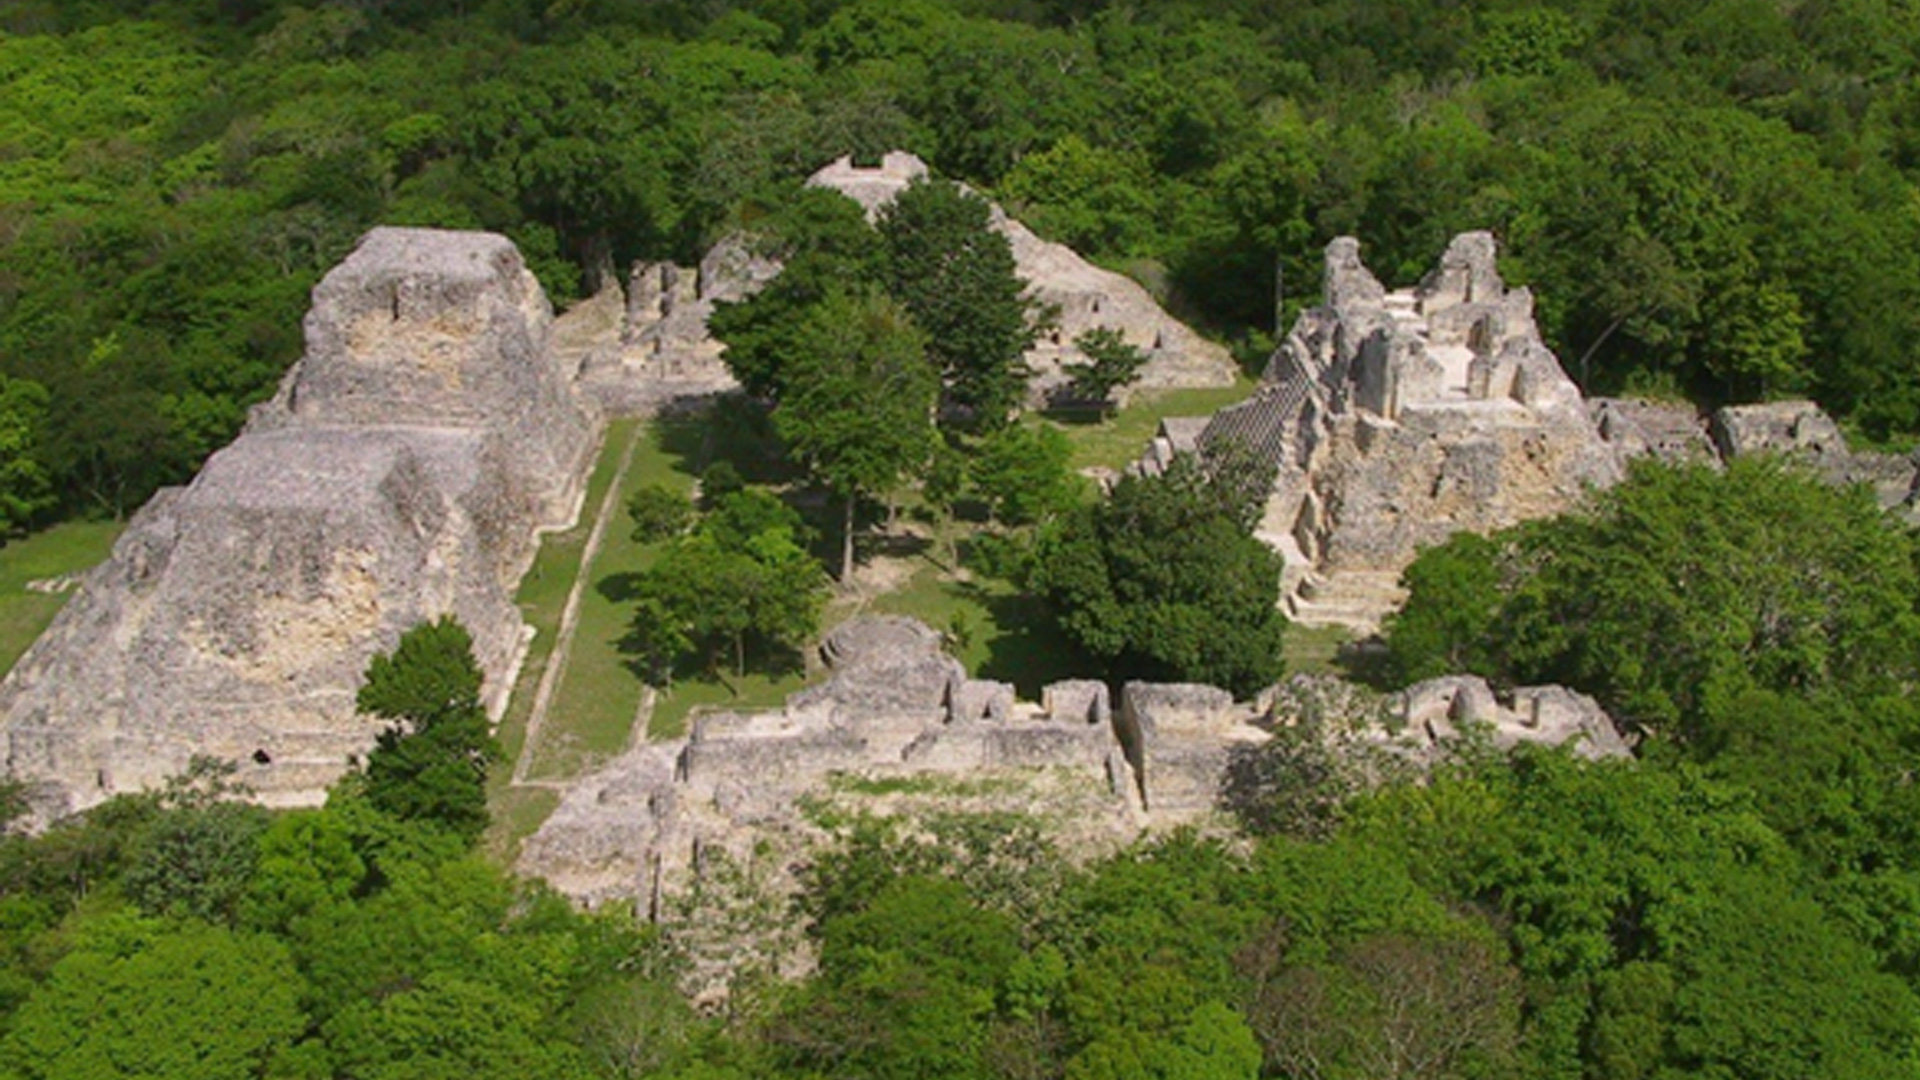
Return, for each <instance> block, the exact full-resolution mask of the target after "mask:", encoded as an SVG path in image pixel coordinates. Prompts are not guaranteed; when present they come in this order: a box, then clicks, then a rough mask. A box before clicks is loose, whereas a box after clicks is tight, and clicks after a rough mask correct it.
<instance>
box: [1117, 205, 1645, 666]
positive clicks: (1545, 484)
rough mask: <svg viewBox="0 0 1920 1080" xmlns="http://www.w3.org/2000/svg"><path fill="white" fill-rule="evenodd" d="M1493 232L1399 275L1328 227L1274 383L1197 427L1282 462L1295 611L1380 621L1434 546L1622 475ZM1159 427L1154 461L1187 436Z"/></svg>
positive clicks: (1278, 520) (1278, 528)
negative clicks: (1376, 272) (1385, 275)
mask: <svg viewBox="0 0 1920 1080" xmlns="http://www.w3.org/2000/svg"><path fill="white" fill-rule="evenodd" d="M1494 255H1495V252H1494V244H1493V238H1492V237H1491V236H1489V235H1488V234H1486V233H1466V234H1463V235H1461V236H1459V237H1456V238H1455V239H1454V241H1453V242H1452V243H1451V244H1449V245H1448V247H1447V250H1446V252H1445V254H1444V255H1442V257H1441V259H1440V263H1439V265H1438V267H1437V268H1436V269H1435V270H1434V271H1433V272H1432V273H1431V274H1429V275H1428V276H1427V278H1426V279H1425V280H1424V281H1423V282H1422V283H1421V284H1420V285H1419V286H1417V287H1415V288H1412V289H1404V290H1398V291H1389V290H1388V289H1387V288H1386V287H1384V286H1383V285H1381V283H1380V281H1379V280H1378V279H1377V278H1375V277H1374V276H1373V274H1372V273H1371V272H1370V271H1369V270H1368V269H1367V268H1366V265H1365V264H1364V263H1363V262H1362V261H1361V258H1360V248H1359V244H1358V242H1356V241H1355V240H1353V239H1352V238H1350V237H1342V238H1339V239H1336V240H1334V241H1333V242H1332V243H1330V244H1328V245H1327V250H1326V260H1325V270H1324V278H1323V283H1322V284H1323V290H1324V293H1325V303H1324V304H1323V305H1322V306H1320V307H1318V308H1314V309H1310V310H1308V311H1306V312H1303V313H1302V314H1301V316H1300V319H1299V320H1298V321H1297V322H1296V323H1295V325H1294V326H1293V328H1292V329H1291V330H1290V331H1289V333H1288V334H1287V337H1286V338H1285V339H1284V340H1283V341H1282V343H1281V345H1280V347H1279V348H1278V349H1277V350H1275V353H1274V355H1273V358H1272V360H1271V361H1270V362H1269V364H1268V367H1267V371H1266V374H1265V375H1264V376H1263V378H1262V380H1261V386H1260V387H1259V388H1258V389H1257V390H1256V391H1255V393H1254V395H1253V396H1252V397H1251V398H1250V399H1248V400H1247V401H1245V402H1243V403H1241V404H1239V405H1236V406H1233V407H1230V408H1228V409H1224V410H1222V411H1221V412H1220V413H1218V414H1216V415H1215V416H1214V417H1212V418H1211V420H1209V421H1208V422H1207V424H1206V425H1205V427H1204V428H1202V429H1201V430H1200V432H1199V434H1198V435H1197V436H1190V437H1189V439H1190V441H1191V443H1192V445H1193V446H1194V447H1195V448H1196V449H1200V450H1214V449H1218V448H1220V447H1222V446H1223V445H1225V444H1227V443H1237V444H1239V445H1240V446H1242V447H1243V448H1245V449H1246V450H1248V451H1251V452H1252V454H1253V455H1254V457H1255V459H1256V460H1258V461H1261V462H1262V463H1264V464H1265V465H1266V467H1267V468H1268V469H1269V470H1270V475H1271V476H1272V478H1273V490H1272V495H1271V497H1270V498H1269V500H1268V503H1267V506H1266V508H1265V511H1264V513H1263V515H1262V520H1261V522H1260V527H1259V530H1258V532H1259V535H1260V536H1261V538H1262V539H1263V540H1265V541H1267V542H1268V543H1269V544H1271V545H1272V546H1273V547H1274V548H1276V549H1277V550H1279V551H1280V553H1281V554H1282V555H1283V556H1284V557H1285V559H1286V563H1287V570H1286V573H1285V575H1284V577H1283V580H1282V583H1281V591H1282V595H1283V601H1284V603H1285V605H1286V607H1287V609H1288V613H1289V614H1290V615H1291V616H1292V617H1293V618H1294V619H1295V620H1297V621H1300V622H1303V623H1309V624H1318V623H1332V624H1339V625H1346V626H1349V627H1353V628H1355V629H1358V630H1362V631H1365V630H1371V629H1373V628H1374V627H1375V626H1377V624H1378V622H1379V620H1380V618H1381V617H1382V616H1384V615H1385V614H1386V613H1387V612H1389V611H1391V610H1392V609H1393V608H1394V607H1395V606H1397V605H1398V603H1399V602H1400V599H1401V592H1400V588H1399V584H1398V578H1399V573H1400V571H1401V570H1402V569H1403V568H1404V567H1405V566H1406V565H1407V563H1409V562H1411V561H1412V559H1413V557H1414V555H1415V554H1416V553H1417V552H1418V551H1419V549H1420V548H1422V547H1424V546H1426V545H1429V544H1433V543H1438V542H1440V541H1441V540H1444V539H1445V538H1446V537H1448V536H1450V535H1452V534H1453V533H1455V532H1459V531H1461V530H1473V531H1477V532H1485V531H1489V530H1492V529H1497V528H1501V527H1504V526H1506V525H1511V524H1515V523H1516V522H1519V521H1524V520H1528V519H1530V518H1536V517H1543V516H1548V515H1552V514H1557V513H1560V512H1562V511H1564V510H1566V509H1568V508H1569V507H1571V506H1572V505H1573V504H1574V503H1576V502H1577V501H1578V500H1579V499H1580V498H1581V497H1582V496H1583V495H1584V493H1585V492H1586V491H1587V490H1589V489H1590V488H1593V487H1596V486H1603V485H1606V484H1610V483H1612V482H1614V481H1615V480H1616V479H1618V477H1619V476H1620V473H1621V466H1620V461H1619V454H1618V453H1617V452H1616V451H1615V450H1614V448H1612V447H1610V446H1608V445H1607V444H1606V443H1605V442H1604V440H1602V438H1601V437H1600V433H1599V431H1598V430H1597V429H1596V427H1595V425H1594V421H1593V420H1592V419H1591V418H1590V417H1589V416H1588V415H1587V411H1586V408H1585V404H1584V402H1583V401H1582V399H1581V396H1580V393H1579V390H1578V388H1576V387H1575V386H1574V385H1573V383H1572V382H1571V381H1570V380H1569V379H1568V378H1567V377H1566V375H1565V374H1564V373H1563V372H1562V371H1561V370H1560V366H1559V363H1558V361H1556V360H1555V359H1554V356H1553V354H1552V353H1551V352H1550V351H1548V350H1547V348H1546V346H1545V345H1544V344H1542V343H1541V341H1540V336H1539V332H1538V329H1537V328H1536V327H1535V325H1534V321H1533V297H1532V295H1531V294H1529V293H1528V292H1527V291H1526V290H1525V289H1508V288H1506V286H1505V284H1504V283H1503V282H1502V281H1501V280H1500V275H1499V272H1498V270H1497V268H1496V267H1495V264H1494ZM1179 430H1180V429H1179V427H1178V426H1177V425H1176V424H1173V423H1169V424H1168V425H1166V426H1165V428H1164V429H1163V434H1162V439H1163V441H1165V442H1166V443H1167V446H1166V447H1160V446H1158V445H1156V446H1155V447H1154V448H1152V449H1150V451H1149V454H1148V456H1147V457H1146V458H1143V460H1142V462H1141V463H1140V466H1139V467H1141V468H1146V469H1153V468H1156V467H1159V468H1163V467H1164V465H1165V461H1166V459H1167V458H1168V457H1169V455H1170V452H1172V451H1175V450H1177V449H1178V447H1177V445H1176V436H1177V434H1178V432H1179Z"/></svg>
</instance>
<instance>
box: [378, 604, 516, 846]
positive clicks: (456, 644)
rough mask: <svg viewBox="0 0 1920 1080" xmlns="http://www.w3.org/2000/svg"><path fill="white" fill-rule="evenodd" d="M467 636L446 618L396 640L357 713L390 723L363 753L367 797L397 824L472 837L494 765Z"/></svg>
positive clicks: (496, 747) (479, 827)
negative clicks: (423, 825) (434, 827)
mask: <svg viewBox="0 0 1920 1080" xmlns="http://www.w3.org/2000/svg"><path fill="white" fill-rule="evenodd" d="M482 678H483V676H482V673H481V671H480V665H479V663H478V662H477V661H475V660H474V658H473V637H472V635H470V634H468V633H467V629H466V627H464V626H461V625H460V623H459V621H458V620H456V619H454V618H453V617H452V616H451V615H448V616H443V617H441V619H440V620H439V621H437V622H432V623H422V624H421V625H419V626H416V627H414V628H413V629H411V630H409V631H407V632H406V633H405V634H403V635H401V637H400V642H399V644H398V645H396V646H394V649H393V651H392V652H391V653H383V654H381V655H378V656H375V657H374V658H373V661H372V663H370V664H369V665H368V666H367V681H366V684H365V685H364V686H362V687H361V688H360V694H359V697H358V698H357V703H358V705H359V708H360V711H361V712H362V713H365V714H367V715H369V716H375V717H379V718H380V719H382V720H387V721H390V724H389V726H388V727H387V728H386V729H385V730H384V731H382V732H381V733H380V736H379V741H378V743H377V744H376V746H375V747H374V749H373V751H372V753H370V754H368V755H367V767H366V776H367V798H368V800H369V801H370V802H372V803H373V805H374V806H375V807H377V808H379V809H380V810H383V811H385V812H387V813H389V814H392V815H393V816H395V817H397V818H400V819H402V820H409V821H421V822H427V823H432V824H436V825H439V826H443V827H445V828H446V829H448V830H450V831H452V832H453V833H454V834H455V835H458V836H462V837H465V838H467V839H469V840H472V839H476V838H478V837H479V835H480V833H481V832H482V831H484V830H485V829H486V827H487V820H488V818H487V792H486V782H487V768H488V766H489V765H491V764H492V763H493V762H495V761H498V760H500V757H501V750H500V744H499V743H498V742H495V741H494V738H493V734H492V731H491V725H490V724H489V722H488V720H487V712H486V709H485V708H483V707H482V706H481V704H480V684H481V680H482Z"/></svg>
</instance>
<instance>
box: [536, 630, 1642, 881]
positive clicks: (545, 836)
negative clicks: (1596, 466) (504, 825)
mask: <svg viewBox="0 0 1920 1080" xmlns="http://www.w3.org/2000/svg"><path fill="white" fill-rule="evenodd" d="M822 652H823V653H824V655H825V657H826V659H827V661H828V663H829V665H830V666H831V668H832V675H831V677H830V678H829V679H828V680H827V681H825V682H824V683H822V684H820V685H818V686H815V687H812V688H809V689H808V690H805V691H802V692H800V693H797V694H795V695H793V697H791V698H790V699H789V700H788V703H787V705H786V707H785V708H783V709H780V710H776V711H771V712H765V713H753V714H740V713H715V714H710V715H707V716H704V717H701V718H700V719H699V720H698V721H697V722H696V723H695V724H694V726H693V731H692V734H691V735H690V736H689V737H688V738H687V739H685V740H681V741H678V742H673V743H656V744H650V745H646V746H642V747H639V748H637V749H635V750H633V751H631V752H629V753H628V754H626V755H625V756H623V757H621V758H619V759H616V760H615V761H613V762H611V763H609V764H608V765H607V766H606V767H605V768H604V769H602V770H601V771H599V772H598V773H595V774H593V775H591V776H587V777H583V778H582V779H580V780H579V781H577V782H576V783H575V784H574V785H572V786H571V788H570V789H569V790H568V792H567V793H566V795H565V796H564V798H563V799H562V802H561V804H560V807H559V808H558V809H557V810H556V811H555V813H554V814H553V815H552V816H551V817H550V818H549V819H548V820H547V822H546V823H545V824H544V825H543V826H542V827H541V829H540V831H539V832H538V833H536V834H535V835H534V836H533V837H532V838H531V839H530V840H529V841H528V843H527V846H526V848H525V850H524V852H523V854H522V858H521V867H522V869H524V870H526V871H527V872H529V873H532V874H536V875H539V876H541V877H543V878H546V879H547V880H548V881H549V882H551V883H552V884H554V885H555V886H556V887H557V888H559V889H561V890H562V891H563V892H566V893H568V894H569V895H572V896H575V897H577V898H580V899H582V900H585V901H588V902H593V903H600V902H607V901H614V900H639V901H641V902H642V903H643V904H645V905H647V907H648V909H649V910H657V909H658V908H659V905H660V899H661V898H662V897H665V896H673V895H679V894H684V893H685V892H686V891H687V890H688V889H689V888H690V887H691V885H692V884H693V882H694V881H695V880H697V879H698V878H699V876H700V874H701V870H700V853H701V852H703V851H704V852H711V851H718V850H725V851H730V852H733V853H735V854H736V856H737V857H738V858H740V859H747V858H750V857H752V855H753V853H755V852H761V853H764V852H766V851H768V850H769V848H770V847H771V848H772V849H776V850H777V851H778V854H777V856H775V857H774V861H775V862H776V863H777V864H778V865H777V866H776V867H775V876H776V877H779V878H780V879H781V880H784V881H786V882H787V884H788V885H791V884H792V878H791V874H790V870H791V866H789V865H788V864H801V863H804V862H805V861H806V859H807V857H808V844H810V843H813V842H815V841H818V840H820V839H822V837H823V835H824V834H822V833H821V832H820V830H819V829H818V828H816V827H815V825H814V824H812V823H811V822H810V821H809V820H808V817H807V814H806V813H805V810H804V807H805V806H806V805H807V804H808V803H809V802H810V801H815V800H819V799H821V798H823V797H826V796H828V795H830V794H831V793H832V792H833V791H834V790H835V789H836V785H839V786H840V787H842V788H844V787H845V786H846V785H847V782H849V781H853V782H855V783H856V785H865V786H866V787H867V788H868V789H870V790H874V791H887V790H901V791H905V790H910V789H915V788H919V789H924V790H925V791H927V792H930V793H931V794H930V795H928V796H925V797H923V800H922V804H923V805H926V804H928V801H929V800H930V801H931V805H934V806H937V807H943V808H944V807H950V806H951V805H952V804H953V802H954V801H955V800H958V801H960V802H962V803H964V802H965V801H966V799H967V798H969V797H970V796H963V795H958V794H955V795H953V797H952V798H950V799H948V800H946V801H945V802H943V801H942V798H941V793H942V792H943V791H945V792H950V793H959V792H967V791H970V790H987V789H991V790H992V791H994V792H997V793H998V794H992V795H988V796H985V798H986V799H987V801H988V802H989V804H990V805H991V806H992V807H993V808H994V809H996V810H999V811H1008V810H1013V811H1023V812H1026V813H1029V814H1031V815H1034V816H1035V817H1036V818H1039V819H1042V820H1048V821H1051V822H1052V823H1053V824H1052V827H1054V828H1057V829H1071V830H1080V831H1081V833H1083V834H1084V836H1085V837H1104V838H1105V841H1104V842H1105V843H1107V844H1108V846H1109V847H1110V846H1112V845H1113V844H1117V843H1120V842H1123V841H1124V840H1125V839H1127V838H1130V837H1133V836H1137V835H1138V834H1139V832H1140V830H1142V829H1162V828H1169V827H1176V826H1181V825H1188V824H1192V823H1195V822H1199V821H1204V820H1207V819H1208V818H1209V817H1210V816H1211V815H1213V814H1215V813H1217V812H1219V811H1220V810H1221V809H1222V806H1223V800H1224V799H1225V797H1226V795H1227V793H1228V791H1229V788H1230V786H1231V782H1232V781H1231V778H1230V771H1231V770H1232V769H1233V768H1234V767H1235V763H1236V760H1237V759H1238V758H1240V757H1242V756H1243V755H1245V754H1246V753H1249V752H1254V751H1257V749H1258V748H1259V747H1260V746H1261V745H1263V744H1265V743H1266V742H1267V741H1268V740H1269V739H1270V738H1271V732H1272V731H1273V730H1274V729H1275V728H1276V727H1277V726H1280V725H1289V724H1293V723H1296V722H1299V717H1297V716H1295V715H1292V714H1291V713H1290V712H1289V711H1288V710H1290V709H1292V708H1294V705H1293V704H1292V701H1293V699H1291V698H1286V697H1284V696H1283V697H1272V698H1268V697H1263V699H1262V700H1261V701H1260V702H1255V703H1248V702H1236V701H1234V700H1233V697H1232V695H1230V694H1228V693H1227V692H1226V691H1224V690H1220V689H1217V688H1214V687H1210V686H1196V685H1184V684H1158V683H1144V682H1131V683H1128V684H1126V686H1125V687H1124V688H1123V690H1122V693H1121V697H1120V701H1119V704H1118V706H1117V707H1115V706H1111V705H1110V704H1109V701H1108V695H1107V688H1106V686H1105V685H1104V684H1102V683H1098V682H1090V681H1084V680H1079V681H1070V682H1061V683H1055V684H1053V685H1051V686H1048V687H1047V688H1045V690H1044V692H1043V693H1042V700H1041V703H1040V704H1039V705H1037V706H1036V705H1034V704H1031V703H1027V702H1020V701H1016V700H1013V698H1012V695H1011V690H1010V688H1008V687H1006V686H1005V685H1004V684H999V683H987V682H980V681H976V680H970V679H968V678H967V677H966V676H965V673H964V672H963V671H962V670H961V669H960V668H959V665H958V664H957V663H955V662H954V661H953V659H952V658H951V657H949V656H947V655H946V654H945V652H944V651H943V650H942V648H941V643H940V638H939V635H938V634H936V633H935V632H933V631H932V630H930V629H928V628H927V627H926V626H924V625H922V624H920V623H918V622H915V621H913V620H909V619H900V618H865V619H856V620H854V621H852V622H849V623H846V624H843V625H842V626H841V627H840V628H839V629H837V630H836V631H835V632H834V633H833V634H831V635H829V637H828V639H827V644H826V646H825V647H824V648H823V650H822ZM1341 685H1343V686H1344V684H1341ZM1354 693H1356V694H1357V693H1358V691H1355V692H1354ZM1321 696H1322V697H1326V696H1327V695H1321ZM1334 696H1335V697H1339V696H1341V695H1334ZM1345 696H1347V697H1351V696H1353V695H1352V694H1348V695H1345ZM929 702H944V706H942V707H937V708H929V707H928V703H929ZM1348 719H1349V720H1352V721H1354V722H1353V723H1350V724H1349V725H1348V726H1349V727H1351V728H1352V729H1353V733H1354V737H1355V738H1358V739H1360V740H1362V741H1363V742H1364V743H1365V744H1366V745H1368V746H1371V747H1377V748H1380V749H1383V750H1386V751H1388V752H1390V753H1392V754H1394V755H1396V756H1397V757H1398V758H1401V759H1404V760H1407V761H1409V762H1412V763H1414V764H1416V765H1417V764H1421V763H1424V762H1427V761H1429V760H1431V759H1432V758H1433V757H1435V756H1437V755H1438V753H1439V752H1440V750H1441V748H1442V747H1443V746H1444V744H1445V743H1446V742H1448V741H1451V740H1453V739H1456V738H1458V737H1460V735H1461V734H1462V733H1463V732H1466V731H1468V730H1470V729H1474V728H1480V729H1483V730H1485V731H1487V732H1488V733H1489V734H1490V735H1491V737H1492V738H1493V740H1494V741H1495V742H1496V743H1497V744H1499V745H1502V746H1510V745H1513V744H1515V743H1519V742H1541V743H1559V742H1562V741H1569V740H1571V741H1573V742H1574V743H1575V745H1576V748H1577V752H1580V753H1583V754H1588V755H1589V756H1603V755H1617V754H1624V753H1626V752H1627V748H1626V744H1625V742H1624V741H1623V740H1622V739H1621V738H1620V736H1619V735H1618V734H1617V733H1615V732H1614V731H1613V728H1612V725H1611V722H1610V721H1609V720H1608V719H1607V717H1606V715H1605V714H1604V713H1602V712H1600V710H1599V708H1598V707H1597V706H1595V705H1594V704H1593V702H1592V701H1591V700H1590V699H1587V698H1584V697H1580V696H1579V695H1575V694H1570V693H1568V692H1566V691H1563V690H1561V689H1560V688H1558V687H1544V688H1526V689H1521V690H1518V691H1515V692H1514V694H1513V696H1512V698H1511V702H1510V704H1502V703H1501V702H1499V701H1498V700H1496V698H1495V697H1494V695H1493V693H1492V691H1491V690H1489V689H1488V688H1487V687H1486V684H1485V683H1483V682H1481V681H1480V680H1477V679H1453V680H1439V681H1436V682H1433V683H1427V684H1422V685H1420V686H1417V687H1414V688H1412V689H1411V690H1409V691H1407V692H1406V693H1405V694H1402V695H1396V696H1394V697H1393V698H1391V699H1389V700H1388V701H1386V702H1385V703H1383V706H1382V707H1381V708H1380V709H1379V710H1377V715H1372V714H1369V715H1368V716H1366V717H1364V718H1359V717H1358V714H1357V713H1356V717H1350V718H1348ZM1062 792H1065V793H1068V797H1069V801H1068V804H1067V805H1064V806H1063V805H1062V804H1061V803H1060V802H1059V801H1058V800H1059V799H1060V797H1061V796H1060V793H1062ZM874 798H875V799H876V800H879V801H878V802H877V803H875V804H873V805H878V806H884V805H885V797H884V796H879V795H876V796H874ZM863 809H864V808H863ZM1101 850H1106V848H1102V849H1101ZM763 858H764V855H763Z"/></svg>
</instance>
